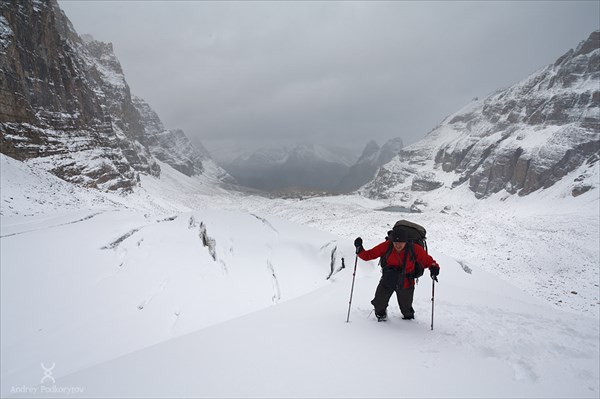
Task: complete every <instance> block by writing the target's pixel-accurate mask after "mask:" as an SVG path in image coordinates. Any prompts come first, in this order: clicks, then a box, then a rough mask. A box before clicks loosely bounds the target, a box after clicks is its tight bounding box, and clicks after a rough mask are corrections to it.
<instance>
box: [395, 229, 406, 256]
mask: <svg viewBox="0 0 600 399" xmlns="http://www.w3.org/2000/svg"><path fill="white" fill-rule="evenodd" d="M407 240H408V235H407V234H406V231H405V230H404V229H394V230H393V231H392V242H393V243H394V248H395V249H396V250H398V251H402V249H404V247H405V246H406V241H407Z"/></svg>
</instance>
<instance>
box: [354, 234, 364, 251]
mask: <svg viewBox="0 0 600 399" xmlns="http://www.w3.org/2000/svg"><path fill="white" fill-rule="evenodd" d="M362 244H363V241H362V238H360V237H357V238H356V240H354V246H355V247H356V253H357V254H358V253H359V252H361V251H363V250H364V248H363V246H362Z"/></svg>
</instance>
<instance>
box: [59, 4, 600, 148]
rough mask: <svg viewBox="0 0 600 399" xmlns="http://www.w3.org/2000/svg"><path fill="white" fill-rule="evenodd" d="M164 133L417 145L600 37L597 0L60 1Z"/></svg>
mask: <svg viewBox="0 0 600 399" xmlns="http://www.w3.org/2000/svg"><path fill="white" fill-rule="evenodd" d="M60 5H61V7H62V8H63V10H64V11H65V13H66V14H67V16H68V17H69V18H70V19H71V21H72V22H73V24H74V26H75V28H76V29H77V31H78V32H79V33H80V34H82V33H90V34H92V35H93V36H94V37H95V38H96V39H98V40H102V41H106V42H112V43H113V46H114V49H115V53H116V54H117V57H118V58H119V60H120V61H121V64H122V66H123V69H124V71H125V76H126V79H127V81H128V83H129V85H130V87H131V90H132V92H133V93H134V94H136V95H138V96H140V97H142V98H144V99H145V100H146V101H147V102H148V103H150V105H151V106H152V107H153V108H154V109H155V110H156V111H157V112H158V114H159V116H160V117H161V119H162V120H163V122H164V124H165V126H167V127H168V128H182V129H183V130H184V131H185V132H186V133H187V134H188V135H189V136H197V137H200V139H201V140H202V141H203V143H205V145H206V146H207V147H208V148H209V149H211V147H215V148H216V147H218V145H219V142H221V141H224V140H235V141H236V142H237V143H238V144H239V143H255V144H258V143H267V142H274V141H282V140H288V139H290V140H307V139H308V140H315V141H325V142H335V143H338V144H339V145H342V146H356V147H360V148H362V147H363V146H364V145H365V143H366V142H367V141H368V140H370V139H375V140H377V141H378V142H380V143H382V142H383V141H385V140H387V139H389V138H392V137H398V136H399V137H402V138H403V139H404V141H405V143H408V144H409V143H412V142H415V141H417V140H418V139H419V138H421V137H423V136H424V135H425V134H426V133H427V132H428V131H429V130H431V129H432V128H433V127H435V126H436V125H437V124H438V123H439V122H440V121H441V120H442V119H443V118H444V117H445V116H446V115H447V114H449V113H451V112H454V111H456V110H458V109H460V108H461V107H462V106H463V105H465V104H466V103H467V102H468V101H470V100H471V99H472V98H473V97H475V96H479V97H483V96H486V95H488V94H490V93H491V92H493V91H495V90H497V89H500V88H504V87H508V86H510V85H511V84H514V83H516V82H517V81H519V80H521V79H523V78H525V77H527V76H528V75H529V74H531V73H533V72H535V71H536V70H537V69H539V68H541V67H543V66H545V65H548V64H550V63H552V62H554V60H555V59H556V58H558V57H559V56H561V55H562V54H563V53H564V52H566V51H567V50H568V49H569V48H572V47H575V46H576V45H577V44H578V43H579V42H580V41H581V40H584V39H586V38H587V36H588V35H589V34H590V33H591V32H592V31H593V30H595V29H599V28H600V22H599V17H598V15H599V13H600V10H599V3H598V2H596V1H570V0H569V1H548V2H543V1H530V2H528V1H524V2H516V1H515V2H513V1H510V2H509V1H498V2H493V1H464V2H458V1H456V2H449V1H441V2H436V1H428V2H409V1H397V2H377V1H368V2H342V1H323V2H300V1H291V2H271V1H266V2H250V1H244V2H209V1H197V2H194V1H187V2H174V1H169V2H166V1H165V2H161V1H132V2H105V1H98V2H91V1H60Z"/></svg>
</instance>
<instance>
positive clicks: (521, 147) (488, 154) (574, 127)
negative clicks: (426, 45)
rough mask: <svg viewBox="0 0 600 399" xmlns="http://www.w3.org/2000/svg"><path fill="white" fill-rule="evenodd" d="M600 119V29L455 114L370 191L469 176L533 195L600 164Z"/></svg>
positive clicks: (581, 187)
mask: <svg viewBox="0 0 600 399" xmlns="http://www.w3.org/2000/svg"><path fill="white" fill-rule="evenodd" d="M599 127H600V31H596V32H593V33H592V34H591V35H590V37H589V38H588V39H587V40H585V41H584V42H582V43H581V44H580V45H579V46H578V47H577V48H576V49H575V50H569V51H568V52H567V53H566V54H565V55H563V56H562V57H560V58H559V59H558V60H557V61H556V62H555V63H553V64H552V65H549V66H547V67H546V68H543V69H542V70H540V71H538V72H536V73H534V74H532V75H531V76H529V77H528V78H527V79H525V80H523V81H522V82H520V83H518V84H516V85H514V86H512V87H510V88H508V89H506V90H502V91H499V92H497V93H495V94H493V95H491V96H489V97H488V98H486V99H484V100H477V99H476V100H474V101H473V102H472V103H471V104H469V105H467V106H466V107H465V108H463V109H462V110H460V111H459V112H457V113H455V114H453V115H450V116H449V117H448V118H446V119H445V120H444V121H443V122H442V124H441V125H440V126H438V127H436V128H435V129H433V131H431V132H430V133H429V134H428V135H427V136H426V137H425V138H424V139H423V140H421V141H420V142H418V143H415V144H414V145H411V146H409V147H407V148H405V149H403V150H402V151H401V152H400V154H399V156H398V157H397V158H395V159H394V160H393V161H392V162H390V163H389V164H387V165H385V167H383V168H381V169H380V171H379V173H378V175H377V177H376V178H375V180H374V181H373V182H371V183H369V184H368V185H367V187H366V188H365V190H364V191H365V193H367V194H368V195H371V196H373V197H379V198H390V197H395V196H397V195H401V196H402V195H406V193H407V192H410V191H412V192H415V191H417V192H418V191H431V190H435V189H438V188H441V187H446V188H453V187H457V186H460V185H463V184H468V186H469V188H470V190H471V191H472V192H473V193H474V195H475V196H476V197H477V198H485V197H488V196H490V195H491V194H494V193H497V192H500V191H502V190H506V191H507V192H508V193H510V194H518V195H521V196H522V195H528V194H530V193H532V192H534V191H536V190H539V189H543V188H548V187H550V186H552V185H553V184H555V183H556V182H557V181H559V180H560V179H562V178H563V177H564V176H566V175H567V174H568V173H570V172H573V171H574V170H576V169H578V168H580V167H582V166H585V165H588V166H589V167H594V165H596V166H597V162H598V158H599V150H600V130H599ZM584 169H585V168H584ZM589 176H590V175H588V174H586V173H585V172H584V173H583V174H582V175H581V176H578V177H577V178H576V179H575V180H576V181H574V182H573V190H572V195H574V196H576V195H580V194H581V193H583V192H586V191H588V190H590V189H592V188H595V187H597V186H598V182H595V181H593V179H590V178H589ZM402 193H404V194H402Z"/></svg>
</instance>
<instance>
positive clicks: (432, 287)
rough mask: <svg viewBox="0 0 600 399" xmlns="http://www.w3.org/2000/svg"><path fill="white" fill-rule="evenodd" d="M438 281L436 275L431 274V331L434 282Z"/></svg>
mask: <svg viewBox="0 0 600 399" xmlns="http://www.w3.org/2000/svg"><path fill="white" fill-rule="evenodd" d="M436 281H438V279H437V276H431V331H433V304H434V302H433V300H434V298H435V282H436Z"/></svg>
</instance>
